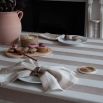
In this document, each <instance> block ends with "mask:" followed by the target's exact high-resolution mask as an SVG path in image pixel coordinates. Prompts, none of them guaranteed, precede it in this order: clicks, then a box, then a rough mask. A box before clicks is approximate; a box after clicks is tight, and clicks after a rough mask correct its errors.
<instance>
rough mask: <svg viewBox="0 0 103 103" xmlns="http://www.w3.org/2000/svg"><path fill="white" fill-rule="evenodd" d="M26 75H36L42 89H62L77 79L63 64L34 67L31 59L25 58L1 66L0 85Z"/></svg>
mask: <svg viewBox="0 0 103 103" xmlns="http://www.w3.org/2000/svg"><path fill="white" fill-rule="evenodd" d="M28 76H34V77H35V76H37V77H38V78H39V79H40V81H41V84H42V87H43V90H44V91H54V90H56V91H57V90H60V91H62V90H64V89H66V88H68V87H71V86H72V85H74V84H75V83H76V82H77V81H78V78H77V77H76V76H75V73H74V72H73V71H70V70H69V69H68V68H66V67H64V66H40V67H36V66H35V63H34V61H33V60H32V59H27V60H24V61H21V62H18V63H16V64H14V65H11V66H8V67H5V68H1V70H0V84H1V86H2V85H6V84H8V83H10V82H13V81H15V80H16V79H18V78H25V77H28Z"/></svg>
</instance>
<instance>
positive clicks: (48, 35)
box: [39, 33, 58, 40]
mask: <svg viewBox="0 0 103 103" xmlns="http://www.w3.org/2000/svg"><path fill="white" fill-rule="evenodd" d="M39 36H40V37H42V38H44V39H48V40H57V37H58V34H51V33H40V34H39Z"/></svg>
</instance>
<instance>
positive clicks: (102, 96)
mask: <svg viewBox="0 0 103 103" xmlns="http://www.w3.org/2000/svg"><path fill="white" fill-rule="evenodd" d="M40 42H43V43H45V44H46V45H47V46H48V47H50V48H51V49H52V50H53V53H52V54H51V55H48V56H46V57H41V58H40V64H41V65H64V66H66V67H68V68H69V69H70V70H72V71H76V70H77V68H78V67H81V66H93V67H95V68H96V70H97V72H96V74H88V75H87V74H80V73H78V72H77V74H76V76H77V77H78V78H79V82H78V83H77V84H75V85H74V86H72V87H71V88H69V89H68V90H65V91H63V92H50V93H43V92H42V90H41V89H40V88H41V87H40V88H39V87H37V85H34V84H33V85H32V84H30V85H27V84H25V83H24V84H23V83H20V82H15V83H11V84H8V85H7V87H6V88H9V89H13V90H18V91H26V92H28V93H32V94H33V93H37V94H40V95H41V94H42V95H45V96H50V97H53V98H60V99H62V100H66V101H69V100H70V101H73V102H78V103H103V40H97V39H88V40H87V43H85V44H83V45H78V46H69V45H63V44H61V43H59V42H57V41H49V40H45V39H41V40H40ZM3 49H5V48H4V47H0V50H1V51H3ZM20 60H22V59H11V58H7V57H4V56H3V55H0V66H1V67H2V66H5V65H10V64H12V62H17V61H20ZM64 103H66V102H64ZM70 103H71V102H70Z"/></svg>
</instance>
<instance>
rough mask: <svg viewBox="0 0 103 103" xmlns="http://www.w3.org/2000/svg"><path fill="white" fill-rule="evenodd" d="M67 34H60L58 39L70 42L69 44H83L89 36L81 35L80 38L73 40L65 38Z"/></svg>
mask: <svg viewBox="0 0 103 103" xmlns="http://www.w3.org/2000/svg"><path fill="white" fill-rule="evenodd" d="M64 36H65V35H61V36H59V37H58V38H57V39H58V41H59V42H61V43H63V44H69V45H78V44H82V43H86V41H87V38H86V37H83V36H80V39H79V40H76V41H73V40H65V39H64Z"/></svg>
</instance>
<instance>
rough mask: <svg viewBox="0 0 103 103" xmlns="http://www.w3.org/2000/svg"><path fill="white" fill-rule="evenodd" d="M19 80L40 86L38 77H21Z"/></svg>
mask: <svg viewBox="0 0 103 103" xmlns="http://www.w3.org/2000/svg"><path fill="white" fill-rule="evenodd" d="M18 79H19V80H21V81H23V82H27V83H36V84H41V81H40V79H39V78H38V77H36V76H27V77H21V78H18Z"/></svg>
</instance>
